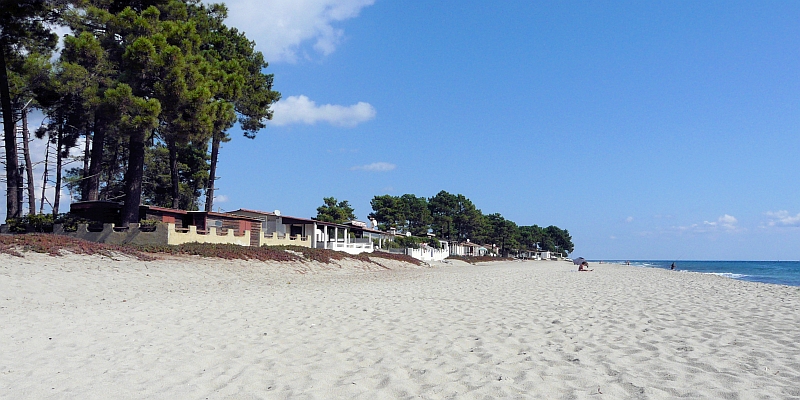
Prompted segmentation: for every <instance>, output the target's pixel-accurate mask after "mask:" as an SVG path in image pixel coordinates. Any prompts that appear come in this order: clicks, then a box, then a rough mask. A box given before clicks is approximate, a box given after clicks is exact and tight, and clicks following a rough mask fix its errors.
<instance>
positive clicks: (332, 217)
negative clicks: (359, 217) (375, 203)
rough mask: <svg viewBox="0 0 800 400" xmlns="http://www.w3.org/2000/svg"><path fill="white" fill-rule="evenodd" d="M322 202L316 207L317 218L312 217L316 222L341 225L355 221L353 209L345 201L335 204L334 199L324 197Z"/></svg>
mask: <svg viewBox="0 0 800 400" xmlns="http://www.w3.org/2000/svg"><path fill="white" fill-rule="evenodd" d="M322 201H323V204H322V205H321V206H319V207H317V216H316V217H314V219H316V220H317V221H322V222H333V223H337V224H343V223H345V222H348V221H352V220H354V219H356V215H355V214H354V213H353V211H354V210H353V207H351V206H350V202H348V201H347V200H342V201H340V202H337V201H336V198H334V197H325V198H323V199H322Z"/></svg>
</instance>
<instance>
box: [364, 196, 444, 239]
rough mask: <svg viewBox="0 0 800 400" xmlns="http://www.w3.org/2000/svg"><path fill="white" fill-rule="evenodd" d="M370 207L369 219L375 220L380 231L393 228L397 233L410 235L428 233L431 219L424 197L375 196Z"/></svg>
mask: <svg viewBox="0 0 800 400" xmlns="http://www.w3.org/2000/svg"><path fill="white" fill-rule="evenodd" d="M370 205H372V210H373V212H372V213H370V218H375V220H376V221H378V226H379V227H380V228H381V229H384V230H388V229H389V228H395V229H396V230H397V231H398V232H401V233H402V232H411V234H412V235H424V234H426V233H428V229H429V227H430V223H431V221H432V219H431V213H430V210H429V209H428V201H427V199H425V198H424V197H417V196H415V195H413V194H404V195H402V196H399V197H398V196H390V195H384V196H375V197H374V198H373V199H372V201H370Z"/></svg>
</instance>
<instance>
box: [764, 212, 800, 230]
mask: <svg viewBox="0 0 800 400" xmlns="http://www.w3.org/2000/svg"><path fill="white" fill-rule="evenodd" d="M766 214H767V217H769V222H767V225H769V226H793V227H800V214H797V215H795V216H792V215H790V214H789V211H786V210H780V211H768V212H767V213H766Z"/></svg>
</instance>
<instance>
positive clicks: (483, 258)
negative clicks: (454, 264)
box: [448, 256, 509, 264]
mask: <svg viewBox="0 0 800 400" xmlns="http://www.w3.org/2000/svg"><path fill="white" fill-rule="evenodd" d="M448 259H451V260H461V261H464V262H467V263H470V264H477V263H479V262H488V261H508V260H509V259H508V258H503V257H489V256H480V257H466V256H450V257H448Z"/></svg>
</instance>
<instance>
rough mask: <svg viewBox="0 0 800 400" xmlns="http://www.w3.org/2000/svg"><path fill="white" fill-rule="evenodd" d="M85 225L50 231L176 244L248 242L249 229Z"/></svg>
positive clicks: (88, 237) (107, 239)
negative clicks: (240, 231)
mask: <svg viewBox="0 0 800 400" xmlns="http://www.w3.org/2000/svg"><path fill="white" fill-rule="evenodd" d="M88 227H89V226H88V225H86V224H79V225H78V229H77V231H75V232H65V231H64V227H63V225H61V224H55V225H54V226H53V233H55V234H58V235H65V236H70V237H74V238H78V239H83V240H88V241H90V242H97V243H107V244H141V245H165V244H171V245H179V244H183V243H215V244H226V243H229V244H238V245H240V246H249V245H250V231H244V235H242V236H235V235H234V230H233V229H228V232H227V234H226V235H218V234H217V228H210V229H209V233H208V234H207V235H206V234H199V233H197V227H196V226H189V231H188V232H178V231H176V230H175V224H173V223H166V224H165V223H159V224H157V225H156V229H155V231H153V232H147V231H142V230H140V229H139V224H130V228H129V229H128V230H125V231H119V232H117V231H115V230H114V224H103V230H102V231H101V232H89V229H88Z"/></svg>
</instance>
